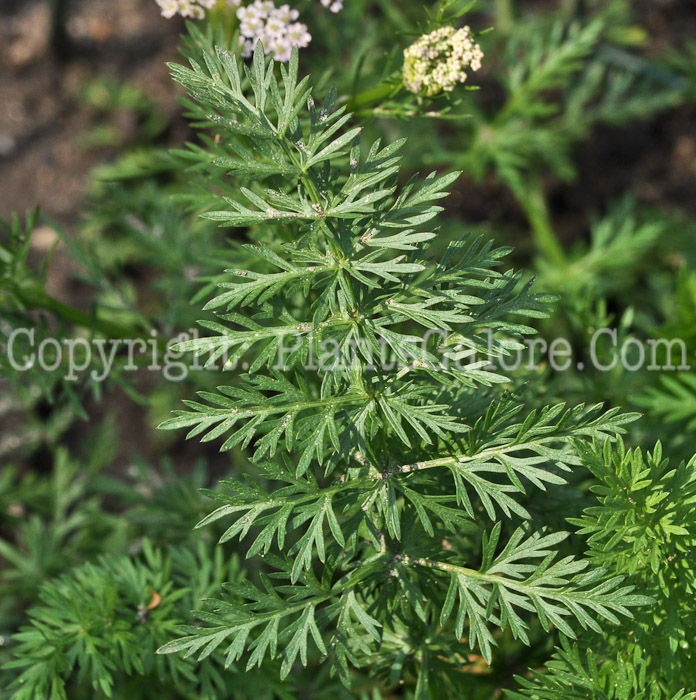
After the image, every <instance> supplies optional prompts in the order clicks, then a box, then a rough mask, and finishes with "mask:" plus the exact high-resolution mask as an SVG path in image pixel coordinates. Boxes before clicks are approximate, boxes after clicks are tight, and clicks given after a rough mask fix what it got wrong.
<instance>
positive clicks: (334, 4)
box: [321, 0, 343, 12]
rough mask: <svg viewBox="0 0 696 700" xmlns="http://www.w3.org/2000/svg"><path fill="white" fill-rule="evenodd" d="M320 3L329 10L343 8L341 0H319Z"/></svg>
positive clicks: (333, 10) (336, 10) (334, 10)
mask: <svg viewBox="0 0 696 700" xmlns="http://www.w3.org/2000/svg"><path fill="white" fill-rule="evenodd" d="M321 4H322V5H323V6H324V7H328V8H329V10H331V12H340V11H341V10H342V9H343V0H321Z"/></svg>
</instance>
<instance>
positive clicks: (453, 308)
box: [160, 49, 650, 698]
mask: <svg viewBox="0 0 696 700" xmlns="http://www.w3.org/2000/svg"><path fill="white" fill-rule="evenodd" d="M191 66H192V67H191V69H189V68H184V67H181V66H174V67H173V72H174V76H175V78H176V79H177V80H178V81H179V82H180V83H182V84H183V85H184V86H185V87H186V89H187V90H188V91H189V93H190V94H191V96H192V97H193V98H194V100H195V104H194V103H192V104H191V110H192V114H193V116H194V117H195V119H196V120H197V121H198V122H199V123H200V124H203V125H206V126H209V127H212V128H213V129H215V131H216V132H217V138H211V139H209V140H208V142H210V143H214V151H213V153H212V154H211V153H209V154H208V155H207V156H205V158H207V161H208V162H210V161H213V162H214V164H215V165H217V166H219V167H222V168H224V169H225V170H227V171H228V172H230V173H232V174H233V175H235V176H236V177H238V178H243V179H244V180H245V183H246V186H240V185H239V184H237V185H236V186H235V187H236V193H235V194H234V195H233V196H230V197H226V198H225V202H226V203H225V204H222V205H218V208H217V209H216V210H214V211H208V212H207V213H206V214H205V215H206V216H207V217H208V218H211V219H213V220H215V221H218V222H219V223H220V224H221V225H222V226H226V227H245V228H251V235H252V236H253V237H254V238H255V239H256V241H257V242H256V243H255V244H249V245H247V246H246V247H245V248H244V251H245V258H244V266H243V267H239V268H238V269H233V270H229V271H228V273H227V274H226V276H225V277H224V278H222V279H221V280H219V282H220V284H219V287H220V290H219V293H218V295H217V296H215V297H214V298H213V299H212V300H210V301H209V302H208V304H207V308H208V309H212V310H214V311H216V312H217V314H218V316H219V322H214V323H210V322H206V324H205V327H206V328H207V329H208V330H209V331H211V332H212V334H213V335H211V337H208V338H203V339H198V340H192V341H188V342H186V343H184V344H183V345H182V346H181V347H180V349H182V350H189V351H192V352H194V353H196V354H197V355H199V356H205V357H207V358H208V359H209V362H210V363H211V364H215V363H217V364H220V363H222V362H225V363H226V366H227V367H228V368H229V367H240V366H241V367H242V368H245V367H246V369H247V370H248V371H247V373H246V374H245V375H242V376H237V375H236V374H235V375H233V376H232V378H230V380H229V382H228V383H227V384H226V385H224V386H220V387H218V389H217V391H216V392H203V393H201V395H200V400H198V401H190V402H187V410H182V411H178V412H176V415H175V416H174V417H173V418H171V419H170V420H168V421H167V422H166V423H165V424H164V425H163V427H164V428H167V429H178V428H187V429H188V430H189V436H190V437H193V436H202V439H203V440H223V439H224V440H223V442H222V448H223V449H230V448H232V447H235V446H242V447H249V449H250V450H251V454H252V459H253V462H254V464H255V465H256V466H255V471H253V472H252V473H250V474H248V475H247V476H245V477H244V478H243V479H237V480H231V481H228V482H226V484H225V486H226V491H225V492H224V493H222V494H220V493H218V494H211V495H212V496H213V498H214V499H215V500H216V501H217V502H218V504H219V507H218V509H217V510H216V511H214V512H213V513H212V514H211V515H210V516H209V517H207V518H206V519H204V520H203V521H202V522H201V523H200V525H201V526H205V525H208V524H209V523H211V522H213V521H218V520H223V519H224V521H225V524H227V523H229V525H228V529H227V530H226V532H225V534H224V535H223V537H222V541H229V540H233V539H246V538H249V540H248V541H249V545H248V550H247V555H248V556H257V557H260V558H262V559H263V565H261V566H260V573H259V575H258V577H257V578H254V579H253V580H252V581H250V582H244V583H242V584H229V585H226V586H225V587H224V594H223V595H222V596H221V598H220V599H219V600H216V601H213V602H211V603H210V604H209V605H208V607H207V609H206V610H205V611H203V612H199V613H198V614H197V618H198V623H197V624H196V625H193V626H190V627H188V628H187V629H186V630H185V636H183V637H182V638H180V639H178V640H175V641H173V642H171V643H169V644H167V645H165V646H164V647H163V648H162V649H160V652H162V653H172V652H183V653H184V655H185V656H186V657H191V656H195V657H196V658H198V659H205V658H206V657H208V656H209V655H211V654H212V653H215V652H216V651H217V650H219V649H222V650H223V652H224V655H225V659H226V662H227V663H228V664H232V663H235V662H237V661H238V660H239V659H241V658H244V659H245V663H246V667H247V668H252V667H255V666H257V665H263V664H265V663H266V662H268V661H269V660H271V659H277V660H279V663H280V675H281V677H283V678H284V677H287V676H288V675H289V674H290V673H291V672H292V671H293V669H294V668H295V667H296V664H298V663H300V664H302V665H307V664H309V663H310V662H316V661H317V660H318V659H323V658H325V657H326V658H328V659H329V663H330V665H331V667H332V669H333V672H335V673H337V674H338V675H339V676H340V678H341V679H342V680H343V682H344V683H345V684H346V685H348V684H350V681H351V667H352V666H354V667H360V666H365V665H369V666H370V667H374V668H377V667H378V666H379V665H380V663H382V664H383V665H385V666H386V665H388V666H390V667H391V671H390V680H391V681H392V682H398V681H399V680H404V679H413V678H417V679H418V680H417V685H416V696H417V697H421V698H425V697H431V695H430V693H431V692H434V689H436V688H440V689H441V691H442V692H443V693H445V694H446V693H447V692H448V690H447V688H451V678H450V677H449V674H448V673H445V672H443V673H437V674H436V673H431V674H430V675H429V670H428V669H434V668H438V667H439V666H441V665H442V664H444V665H445V666H446V667H447V669H448V670H449V672H450V673H452V674H456V673H459V672H460V669H461V667H462V664H464V665H465V666H466V664H467V663H470V662H471V660H472V659H474V658H476V657H477V652H479V651H480V653H481V654H482V655H483V657H484V659H485V660H486V662H488V663H491V662H492V661H493V657H494V651H495V646H496V644H497V642H498V638H499V637H500V635H501V634H502V633H503V631H507V632H506V633H507V634H511V635H512V636H513V637H514V638H516V639H518V640H521V642H522V643H524V644H528V643H530V639H531V638H530V635H538V634H539V633H540V630H544V631H545V632H546V633H548V632H549V631H550V630H551V628H552V626H553V627H556V628H559V629H561V630H563V631H564V632H565V634H567V635H568V636H569V637H572V636H574V634H575V631H576V630H579V629H583V628H587V629H593V630H597V631H598V630H601V629H603V627H604V625H607V624H610V623H616V622H617V621H618V620H619V617H620V616H630V615H631V612H630V610H629V608H630V607H632V606H636V605H641V604H645V603H648V602H650V601H649V599H648V598H646V597H645V596H642V595H636V594H634V593H633V590H632V586H631V585H627V584H626V583H625V582H624V581H623V577H622V576H620V575H613V574H611V575H606V573H605V571H604V570H603V569H602V568H601V567H592V566H589V565H588V562H587V561H581V560H577V559H574V558H573V557H570V556H565V555H564V553H563V551H562V545H561V543H562V541H563V539H564V538H565V536H566V535H565V533H550V532H540V531H535V526H534V523H533V522H532V519H531V516H530V515H529V513H528V511H527V509H526V508H525V505H524V501H525V497H526V494H527V492H528V491H529V490H530V489H541V490H544V489H546V488H555V487H557V486H558V485H560V484H563V483H564V478H563V473H564V472H565V471H567V470H570V469H573V468H575V467H578V466H579V465H581V464H582V461H583V458H582V454H583V453H582V452H581V451H579V450H578V449H577V447H576V446H575V445H574V444H573V440H578V441H580V442H582V441H586V440H588V439H589V440H591V439H595V440H606V439H613V438H614V437H615V436H616V435H617V434H619V433H621V432H622V430H623V429H622V426H623V425H625V424H626V423H627V422H629V421H631V420H633V419H634V417H635V416H633V415H622V414H620V413H618V412H617V411H611V412H608V413H604V414H603V413H602V412H601V408H600V407H597V406H595V407H589V408H585V407H582V406H581V407H577V408H572V409H567V408H565V407H563V406H561V405H558V406H552V407H549V408H546V409H543V410H539V411H534V410H528V409H525V407H524V406H523V405H521V404H520V402H519V401H518V400H517V399H516V398H515V397H514V395H513V394H503V393H502V392H500V391H497V390H495V386H496V385H499V384H501V383H504V382H505V381H506V379H505V377H503V376H502V375H501V374H499V373H498V372H497V371H496V370H495V369H494V368H492V367H491V365H490V357H489V347H488V343H489V341H488V340H487V338H486V334H485V332H488V334H489V336H490V345H491V347H492V349H493V351H494V352H501V353H506V352H509V351H510V350H511V349H513V348H515V347H517V346H518V344H519V338H520V337H521V336H522V335H524V334H527V333H530V332H531V331H530V329H529V327H528V326H527V325H525V323H524V318H525V317H532V318H534V317H538V316H540V315H543V314H544V312H545V311H544V309H545V307H544V302H545V300H544V299H542V298H540V297H538V296H535V295H533V294H532V293H531V292H530V290H529V286H528V285H523V284H522V282H521V279H520V276H519V275H518V274H516V273H511V272H501V271H500V269H499V268H500V265H501V259H502V258H503V256H504V255H505V253H506V251H504V250H496V249H494V248H493V247H492V246H491V245H490V244H489V243H486V242H484V241H482V240H480V239H477V238H474V237H470V236H464V237H462V238H461V239H458V240H455V241H452V242H450V243H449V244H448V245H447V246H446V250H445V252H444V254H443V255H440V256H436V255H435V252H434V251H435V250H436V249H435V248H434V247H433V243H434V240H435V239H436V238H437V236H438V233H437V229H435V228H432V222H433V219H434V218H435V216H436V215H437V214H438V213H439V212H440V211H442V207H441V206H440V205H438V204H437V202H438V201H440V200H442V199H443V198H444V197H445V196H446V194H447V188H448V187H449V186H450V185H451V184H452V182H453V181H454V179H455V177H456V174H451V175H445V176H438V175H437V174H435V173H433V174H431V175H429V176H428V177H426V178H425V179H424V180H420V179H418V178H417V177H415V176H414V177H412V178H411V179H409V180H408V181H407V182H406V183H405V184H404V185H403V186H399V179H398V177H399V166H398V161H399V156H398V150H399V149H400V148H401V147H402V146H403V142H396V143H394V144H391V145H386V146H385V145H383V144H381V143H380V142H377V143H375V144H372V145H371V146H370V147H369V148H368V149H367V150H366V153H363V152H362V150H361V148H360V144H359V136H360V129H359V128H351V127H350V125H349V119H350V117H349V115H347V114H346V113H345V109H344V108H342V107H338V108H336V105H335V93H330V94H329V96H328V97H327V99H326V100H325V101H324V102H323V103H322V104H321V105H320V106H317V105H316V104H315V102H314V100H313V98H312V97H311V95H310V89H309V87H308V80H307V79H306V78H305V79H304V80H298V59H297V54H295V55H294V56H293V58H292V60H291V61H290V63H289V64H288V66H287V68H286V67H284V66H281V67H280V71H281V80H280V81H278V79H277V78H276V75H275V73H274V67H273V65H272V64H270V65H269V64H267V63H266V62H265V61H264V58H263V52H262V51H261V50H260V49H259V50H257V51H256V53H255V54H254V58H253V63H252V65H251V66H249V67H240V65H239V63H238V61H237V59H236V58H235V57H233V56H231V55H230V54H229V53H228V52H227V51H225V50H224V49H217V50H216V51H215V52H212V51H205V52H204V54H203V59H202V60H200V61H199V60H195V59H194V60H192V61H191ZM203 150H204V149H203ZM203 150H202V149H201V148H199V147H197V148H196V149H194V154H193V156H192V160H193V161H195V162H196V163H197V166H196V167H202V164H203V162H204V156H203V155H202V154H203ZM222 151H227V152H228V154H227V155H220V153H221V152H222ZM219 189H220V190H222V191H225V190H227V191H232V192H235V189H232V188H231V187H230V184H229V183H227V184H221V185H219ZM210 201H212V198H211V200H210ZM433 331H435V332H433ZM279 358H280V360H282V361H279ZM543 633H544V632H541V634H543ZM478 658H480V657H478ZM394 659H396V660H395V661H394ZM389 660H391V661H393V662H394V663H393V664H392V663H387V662H388V661H389ZM394 664H395V665H394ZM424 679H428V680H424Z"/></svg>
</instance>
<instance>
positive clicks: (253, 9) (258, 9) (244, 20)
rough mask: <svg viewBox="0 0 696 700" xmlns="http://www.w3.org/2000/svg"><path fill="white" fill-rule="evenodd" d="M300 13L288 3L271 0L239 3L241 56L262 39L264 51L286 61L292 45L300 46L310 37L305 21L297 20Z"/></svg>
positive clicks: (249, 52)
mask: <svg viewBox="0 0 696 700" xmlns="http://www.w3.org/2000/svg"><path fill="white" fill-rule="evenodd" d="M299 14H300V13H299V12H298V11H297V10H295V9H293V8H291V7H290V6H289V5H281V6H280V7H276V6H275V4H274V3H273V2H272V0H254V2H252V3H251V4H249V5H246V6H245V7H240V8H239V9H238V10H237V17H238V18H239V22H240V25H239V32H240V34H241V36H240V37H239V45H240V47H241V49H242V56H244V57H245V58H248V57H249V56H251V54H252V53H253V52H254V49H255V48H256V44H257V43H258V42H259V41H261V42H263V48H264V51H265V52H266V54H273V58H274V59H275V60H276V61H289V60H290V56H291V55H292V49H293V47H294V46H298V47H299V48H301V49H303V48H305V47H306V46H307V45H308V44H309V42H310V41H311V40H312V35H311V34H310V33H309V32H308V31H307V25H306V24H303V23H302V22H297V21H296V20H297V18H298V17H299Z"/></svg>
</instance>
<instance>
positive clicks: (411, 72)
mask: <svg viewBox="0 0 696 700" xmlns="http://www.w3.org/2000/svg"><path fill="white" fill-rule="evenodd" d="M482 58H483V51H481V47H480V46H479V45H478V44H477V43H475V42H474V37H473V35H472V33H471V29H469V27H462V29H456V30H455V29H454V27H442V28H441V29H436V30H435V31H434V32H431V33H430V34H424V35H423V36H422V37H421V38H420V39H418V41H416V42H415V44H412V45H411V46H409V47H408V48H407V49H406V50H405V51H404V73H403V79H404V86H405V87H406V89H407V90H410V91H411V92H415V93H418V94H421V95H428V96H432V95H437V94H438V93H439V92H442V91H443V90H446V91H447V92H449V91H451V90H453V89H454V87H455V85H457V83H463V82H464V81H465V80H466V77H467V74H466V70H465V69H467V68H468V69H471V70H472V71H477V70H478V69H479V68H481V59H482Z"/></svg>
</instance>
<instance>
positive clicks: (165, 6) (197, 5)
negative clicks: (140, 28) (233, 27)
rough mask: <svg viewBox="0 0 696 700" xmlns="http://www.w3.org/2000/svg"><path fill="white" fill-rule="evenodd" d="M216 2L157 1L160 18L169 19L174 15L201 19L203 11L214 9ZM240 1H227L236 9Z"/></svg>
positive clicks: (194, 0)
mask: <svg viewBox="0 0 696 700" xmlns="http://www.w3.org/2000/svg"><path fill="white" fill-rule="evenodd" d="M217 1H218V0H157V4H158V5H159V6H160V10H162V16H163V17H166V18H167V19H171V18H172V17H174V15H177V14H178V15H181V16H182V17H191V18H193V19H203V17H205V11H206V10H210V9H211V8H213V7H215V5H216V4H217ZM240 3H241V0H227V4H228V5H229V6H230V7H238V6H239V4H240Z"/></svg>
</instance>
